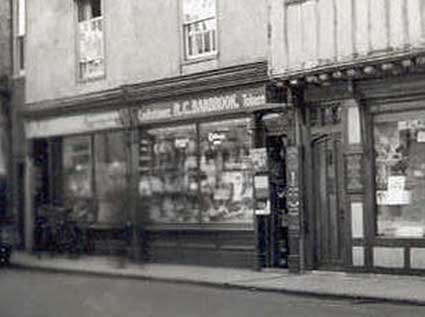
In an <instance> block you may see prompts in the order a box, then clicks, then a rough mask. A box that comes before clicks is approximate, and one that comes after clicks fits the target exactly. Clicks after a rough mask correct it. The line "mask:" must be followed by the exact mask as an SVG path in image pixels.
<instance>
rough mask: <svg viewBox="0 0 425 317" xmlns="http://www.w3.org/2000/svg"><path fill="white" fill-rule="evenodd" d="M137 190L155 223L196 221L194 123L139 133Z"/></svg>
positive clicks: (195, 146) (196, 194)
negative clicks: (140, 134) (138, 179)
mask: <svg viewBox="0 0 425 317" xmlns="http://www.w3.org/2000/svg"><path fill="white" fill-rule="evenodd" d="M140 147H141V149H140V182H139V193H140V198H141V201H140V203H141V204H143V210H147V211H148V213H149V219H150V221H152V222H156V223H194V222H199V199H198V184H197V179H196V178H197V156H196V154H197V132H196V126H195V125H187V126H179V127H166V128H158V129H151V130H146V131H143V132H142V136H141V140H140Z"/></svg>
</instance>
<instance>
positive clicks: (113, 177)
mask: <svg viewBox="0 0 425 317" xmlns="http://www.w3.org/2000/svg"><path fill="white" fill-rule="evenodd" d="M127 144H128V142H126V135H125V133H124V132H123V131H117V132H100V133H96V134H94V135H85V136H77V137H65V138H63V142H62V157H63V164H62V166H63V167H62V168H63V171H62V178H61V177H60V176H59V175H58V177H59V179H63V188H62V190H63V195H62V196H63V197H64V204H65V205H66V206H69V207H71V208H72V210H73V211H74V213H75V215H76V217H77V218H79V219H80V220H82V221H86V222H89V223H101V224H118V223H124V222H125V221H127V220H128V218H129V215H128V214H127V212H128V210H129V208H128V206H127V204H128V203H129V201H130V197H129V193H130V191H129V182H128V179H127V175H128V161H129V153H128V147H127Z"/></svg>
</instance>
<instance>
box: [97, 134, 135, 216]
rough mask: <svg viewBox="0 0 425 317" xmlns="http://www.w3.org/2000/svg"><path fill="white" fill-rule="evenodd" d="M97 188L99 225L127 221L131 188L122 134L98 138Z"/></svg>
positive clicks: (98, 135)
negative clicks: (128, 180) (129, 186)
mask: <svg viewBox="0 0 425 317" xmlns="http://www.w3.org/2000/svg"><path fill="white" fill-rule="evenodd" d="M94 144H95V146H94V153H95V174H96V176H95V180H96V183H95V188H96V196H97V204H98V217H97V221H98V222H99V223H120V222H124V221H126V220H127V218H128V217H129V215H127V214H126V212H127V211H128V210H129V208H128V206H127V204H128V202H129V201H130V200H129V193H130V191H129V188H128V182H127V177H126V176H127V172H128V169H127V162H128V149H127V147H126V144H127V142H126V140H125V134H124V132H122V131H118V132H108V133H98V134H95V136H94Z"/></svg>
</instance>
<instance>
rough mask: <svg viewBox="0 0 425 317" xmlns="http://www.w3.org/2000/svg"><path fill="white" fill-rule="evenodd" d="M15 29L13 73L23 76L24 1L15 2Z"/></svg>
mask: <svg viewBox="0 0 425 317" xmlns="http://www.w3.org/2000/svg"><path fill="white" fill-rule="evenodd" d="M15 28H16V31H15V54H14V55H15V63H14V64H15V69H16V70H15V72H16V74H17V75H23V74H24V72H25V33H26V0H18V1H16V22H15Z"/></svg>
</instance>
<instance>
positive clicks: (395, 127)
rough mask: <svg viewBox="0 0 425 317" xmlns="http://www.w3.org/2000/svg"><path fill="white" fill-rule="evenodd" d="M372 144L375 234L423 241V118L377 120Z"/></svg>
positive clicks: (406, 117) (424, 215) (424, 204)
mask: <svg viewBox="0 0 425 317" xmlns="http://www.w3.org/2000/svg"><path fill="white" fill-rule="evenodd" d="M413 117H414V119H413ZM374 142H375V164H376V166H375V169H376V178H375V182H376V205H377V234H378V235H380V236H389V237H423V236H424V233H425V161H424V157H425V115H419V114H416V113H415V114H414V115H413V116H410V117H409V116H407V115H406V116H405V117H403V116H387V117H377V118H376V119H375V125H374Z"/></svg>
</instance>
